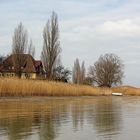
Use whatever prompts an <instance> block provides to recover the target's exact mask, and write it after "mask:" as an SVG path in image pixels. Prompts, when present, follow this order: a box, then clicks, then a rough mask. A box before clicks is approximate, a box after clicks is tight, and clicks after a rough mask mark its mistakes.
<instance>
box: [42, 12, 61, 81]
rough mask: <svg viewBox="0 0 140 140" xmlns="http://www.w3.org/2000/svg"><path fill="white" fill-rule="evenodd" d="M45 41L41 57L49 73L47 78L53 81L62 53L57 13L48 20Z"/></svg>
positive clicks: (44, 32)
mask: <svg viewBox="0 0 140 140" xmlns="http://www.w3.org/2000/svg"><path fill="white" fill-rule="evenodd" d="M43 39H44V44H43V51H42V56H41V57H42V61H43V65H44V67H45V70H46V73H47V78H48V79H52V78H53V70H54V69H55V68H56V63H57V59H58V56H59V54H60V51H61V48H60V42H59V28H58V18H57V14H56V13H55V12H53V13H52V16H51V19H50V20H48V22H47V24H46V26H45V27H44V31H43Z"/></svg>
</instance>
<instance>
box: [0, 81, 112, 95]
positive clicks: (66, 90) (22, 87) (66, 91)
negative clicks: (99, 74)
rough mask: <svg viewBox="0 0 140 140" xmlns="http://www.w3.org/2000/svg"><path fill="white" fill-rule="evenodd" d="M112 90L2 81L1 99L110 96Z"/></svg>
mask: <svg viewBox="0 0 140 140" xmlns="http://www.w3.org/2000/svg"><path fill="white" fill-rule="evenodd" d="M109 94H111V91H110V89H107V88H98V87H91V86H84V85H83V86H82V85H74V84H67V83H61V82H52V81H46V80H26V79H10V78H3V79H0V97H8V96H15V97H20V96H21V97H22V96H93V95H109Z"/></svg>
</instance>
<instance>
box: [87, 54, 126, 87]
mask: <svg viewBox="0 0 140 140" xmlns="http://www.w3.org/2000/svg"><path fill="white" fill-rule="evenodd" d="M123 66H124V65H123V64H122V61H121V60H120V58H119V57H118V56H116V55H115V54H105V55H103V56H100V58H99V60H98V61H97V62H95V64H94V66H91V67H90V69H89V75H90V76H91V77H92V79H93V81H94V82H96V83H97V84H98V85H99V86H107V87H111V86H112V85H118V84H121V83H122V78H123V74H124V72H123Z"/></svg>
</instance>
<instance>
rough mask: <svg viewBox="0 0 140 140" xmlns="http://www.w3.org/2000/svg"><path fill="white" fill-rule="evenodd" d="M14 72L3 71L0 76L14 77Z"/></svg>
mask: <svg viewBox="0 0 140 140" xmlns="http://www.w3.org/2000/svg"><path fill="white" fill-rule="evenodd" d="M15 76H16V75H15V73H10V72H5V73H0V77H15Z"/></svg>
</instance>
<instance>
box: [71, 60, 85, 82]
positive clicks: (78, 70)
mask: <svg viewBox="0 0 140 140" xmlns="http://www.w3.org/2000/svg"><path fill="white" fill-rule="evenodd" d="M72 78H73V83H75V84H84V81H85V64H84V62H82V65H81V66H80V63H79V59H76V61H75V62H74V67H73V75H72Z"/></svg>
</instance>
